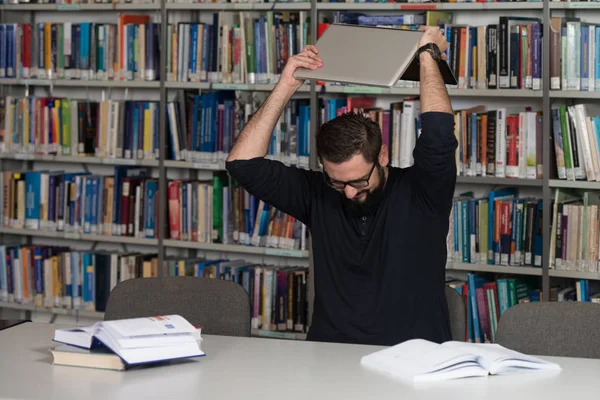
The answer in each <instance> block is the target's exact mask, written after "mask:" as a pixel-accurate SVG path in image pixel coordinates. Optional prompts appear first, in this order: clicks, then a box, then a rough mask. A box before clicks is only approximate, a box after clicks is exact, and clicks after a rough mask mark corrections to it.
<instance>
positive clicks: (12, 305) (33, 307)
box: [0, 301, 104, 319]
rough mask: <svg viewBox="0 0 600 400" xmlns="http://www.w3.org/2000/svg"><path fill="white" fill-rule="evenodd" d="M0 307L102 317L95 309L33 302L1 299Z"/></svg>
mask: <svg viewBox="0 0 600 400" xmlns="http://www.w3.org/2000/svg"><path fill="white" fill-rule="evenodd" d="M0 308H7V309H11V310H21V311H31V312H38V313H44V314H55V315H71V316H75V317H86V318H94V319H102V318H104V313H103V312H97V311H84V310H78V309H68V308H60V307H38V306H36V305H34V304H21V303H12V302H7V301H3V302H0Z"/></svg>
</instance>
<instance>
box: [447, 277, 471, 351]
mask: <svg viewBox="0 0 600 400" xmlns="http://www.w3.org/2000/svg"><path fill="white" fill-rule="evenodd" d="M446 302H447V303H448V313H449V314H450V330H451V332H452V340H456V341H460V342H464V341H465V340H466V339H467V337H466V329H467V307H466V305H465V300H464V299H463V297H462V296H461V295H460V293H458V292H457V291H456V289H453V288H451V287H450V286H446Z"/></svg>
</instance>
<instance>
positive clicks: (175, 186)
mask: <svg viewBox="0 0 600 400" xmlns="http://www.w3.org/2000/svg"><path fill="white" fill-rule="evenodd" d="M168 196H169V237H170V238H171V239H173V240H181V227H180V224H179V221H180V218H179V214H180V210H179V204H180V202H179V182H171V183H169V192H168Z"/></svg>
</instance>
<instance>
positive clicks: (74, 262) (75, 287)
mask: <svg viewBox="0 0 600 400" xmlns="http://www.w3.org/2000/svg"><path fill="white" fill-rule="evenodd" d="M80 254H81V253H79V252H76V251H74V252H72V253H71V275H72V278H71V281H72V282H73V283H72V291H73V292H72V297H73V307H77V306H78V305H81V292H82V273H81V272H82V270H81V268H82V267H81V266H82V263H81V256H80Z"/></svg>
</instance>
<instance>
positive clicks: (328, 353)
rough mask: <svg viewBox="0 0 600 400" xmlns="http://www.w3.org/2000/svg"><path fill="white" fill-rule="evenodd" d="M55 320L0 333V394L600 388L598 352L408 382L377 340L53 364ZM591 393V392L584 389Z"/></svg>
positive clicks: (302, 395) (422, 394) (439, 397)
mask: <svg viewBox="0 0 600 400" xmlns="http://www.w3.org/2000/svg"><path fill="white" fill-rule="evenodd" d="M54 328H55V326H54V325H50V324H38V323H27V324H23V325H19V326H16V327H13V328H10V329H7V330H4V331H1V332H0V399H11V400H12V399H60V400H65V399H71V398H73V399H86V400H87V399H89V400H93V399H101V400H112V399H115V400H116V399H140V400H145V399H153V398H157V399H163V400H164V399H168V400H178V399H224V400H230V399H231V400H234V399H243V400H254V399H259V400H265V399H285V400H292V399H302V400H317V399H327V400H329V399H360V400H365V399H394V400H399V399H403V400H404V399H428V400H430V399H431V400H433V399H435V400H446V399H460V400H464V399H486V400H488V399H502V400H507V399H509V400H516V399H521V398H522V399H532V398H533V399H535V398H538V399H544V400H547V399H561V400H564V399H569V398H573V397H574V396H576V392H575V391H582V392H584V393H585V397H586V398H595V397H597V396H598V394H599V393H600V360H586V359H568V358H551V360H553V361H555V362H558V363H559V364H560V365H561V366H562V367H563V371H561V372H560V373H559V374H556V373H553V374H548V373H546V372H542V373H532V374H525V375H519V376H511V377H509V376H505V377H502V376H495V377H486V378H470V379H465V380H456V381H446V382H441V383H436V384H429V385H426V386H424V385H423V386H412V385H410V384H406V383H403V382H400V381H396V380H393V379H392V378H388V377H386V376H382V375H379V374H377V373H375V372H372V371H368V370H365V369H363V368H362V367H361V365H360V358H361V357H362V356H363V355H365V354H368V353H370V352H372V351H374V350H377V349H378V347H373V346H358V345H343V344H331V343H327V344H326V343H311V342H295V341H283V340H275V339H260V338H232V337H219V336H204V342H203V345H202V347H203V350H204V351H205V352H206V353H207V355H206V357H201V358H200V359H198V360H195V361H188V362H186V363H185V364H177V365H169V366H159V367H152V368H146V369H141V370H131V371H126V372H117V371H104V370H96V369H86V368H77V367H65V366H53V365H51V361H52V356H51V354H50V353H49V351H48V349H49V348H50V347H53V346H54V343H53V342H52V341H51V339H52V337H53V335H54ZM590 395H591V397H590Z"/></svg>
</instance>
